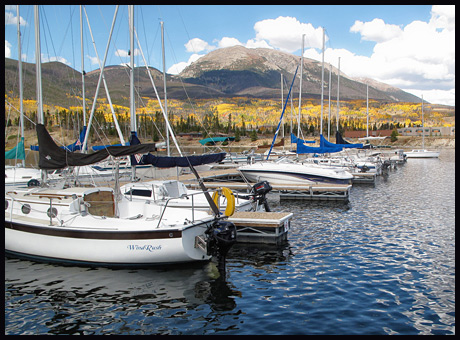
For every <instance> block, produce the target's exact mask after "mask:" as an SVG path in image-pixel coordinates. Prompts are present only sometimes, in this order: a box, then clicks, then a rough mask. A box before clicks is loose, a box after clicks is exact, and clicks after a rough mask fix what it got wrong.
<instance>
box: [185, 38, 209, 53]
mask: <svg viewBox="0 0 460 340" xmlns="http://www.w3.org/2000/svg"><path fill="white" fill-rule="evenodd" d="M185 49H186V50H187V52H191V53H198V52H203V51H212V50H215V49H216V46H212V45H209V44H208V43H207V42H206V41H204V40H202V39H199V38H193V39H190V40H189V41H188V42H187V43H186V44H185Z"/></svg>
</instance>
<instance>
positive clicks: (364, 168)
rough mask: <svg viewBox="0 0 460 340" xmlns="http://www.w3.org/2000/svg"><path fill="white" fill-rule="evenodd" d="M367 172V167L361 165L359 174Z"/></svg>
mask: <svg viewBox="0 0 460 340" xmlns="http://www.w3.org/2000/svg"><path fill="white" fill-rule="evenodd" d="M368 171H369V167H368V166H367V165H363V166H362V167H361V169H360V170H359V172H368Z"/></svg>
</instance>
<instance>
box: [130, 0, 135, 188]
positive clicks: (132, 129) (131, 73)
mask: <svg viewBox="0 0 460 340" xmlns="http://www.w3.org/2000/svg"><path fill="white" fill-rule="evenodd" d="M128 17H129V18H128V20H129V41H130V46H129V56H130V63H129V65H130V67H129V71H130V72H129V112H130V117H131V136H133V135H134V136H136V135H137V126H136V107H135V103H134V5H128ZM135 178H136V166H135V165H133V164H131V179H132V180H134V179H135Z"/></svg>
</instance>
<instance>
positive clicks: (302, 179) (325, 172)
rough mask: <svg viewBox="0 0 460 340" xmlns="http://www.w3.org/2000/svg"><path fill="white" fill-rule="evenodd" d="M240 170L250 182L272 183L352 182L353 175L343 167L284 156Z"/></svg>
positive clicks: (243, 167) (240, 168)
mask: <svg viewBox="0 0 460 340" xmlns="http://www.w3.org/2000/svg"><path fill="white" fill-rule="evenodd" d="M238 170H239V171H240V172H241V173H242V175H243V176H244V177H245V178H246V179H247V180H248V181H249V182H253V183H255V182H260V181H268V182H269V183H270V184H322V183H326V184H351V180H352V179H353V175H352V174H351V173H350V172H349V171H347V170H346V169H344V168H343V167H332V166H321V165H318V164H312V163H309V162H304V163H302V162H296V161H294V160H291V159H289V158H283V159H280V160H278V161H276V162H269V161H266V162H257V163H254V164H250V165H245V166H241V167H239V168H238Z"/></svg>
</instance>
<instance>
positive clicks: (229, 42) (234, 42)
mask: <svg viewBox="0 0 460 340" xmlns="http://www.w3.org/2000/svg"><path fill="white" fill-rule="evenodd" d="M217 45H218V46H219V48H225V47H231V46H243V44H242V43H241V42H240V41H239V40H238V39H236V38H229V37H223V38H222V39H220V40H219V42H218V44H217Z"/></svg>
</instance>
